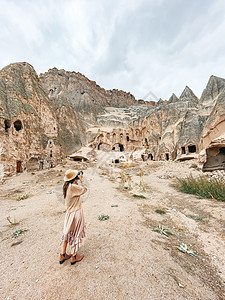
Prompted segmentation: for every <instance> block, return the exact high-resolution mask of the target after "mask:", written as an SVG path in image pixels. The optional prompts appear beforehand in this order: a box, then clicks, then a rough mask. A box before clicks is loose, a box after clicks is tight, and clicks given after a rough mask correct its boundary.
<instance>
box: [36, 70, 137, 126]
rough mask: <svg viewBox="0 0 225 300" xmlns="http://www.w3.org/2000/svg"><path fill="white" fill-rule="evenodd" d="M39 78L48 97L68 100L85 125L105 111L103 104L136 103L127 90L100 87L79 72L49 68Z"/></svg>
mask: <svg viewBox="0 0 225 300" xmlns="http://www.w3.org/2000/svg"><path fill="white" fill-rule="evenodd" d="M40 80H41V82H42V85H43V87H44V90H45V92H46V94H47V95H48V97H49V99H52V100H53V101H58V102H61V103H63V102H64V101H67V102H68V103H71V105H72V106H73V108H74V110H75V112H76V113H77V116H78V117H81V119H82V121H83V125H84V126H85V127H86V128H89V127H90V126H91V125H93V124H95V123H96V120H97V116H98V115H99V114H103V113H105V107H128V106H131V105H138V101H137V100H135V98H134V96H132V95H131V94H130V93H125V92H123V91H118V90H110V91H107V90H104V89H103V88H101V87H100V86H98V85H97V84H96V82H95V81H91V80H89V79H88V78H86V77H85V76H83V75H82V74H80V73H76V72H67V71H65V70H58V69H56V68H53V69H50V70H49V71H48V72H46V73H44V74H40Z"/></svg>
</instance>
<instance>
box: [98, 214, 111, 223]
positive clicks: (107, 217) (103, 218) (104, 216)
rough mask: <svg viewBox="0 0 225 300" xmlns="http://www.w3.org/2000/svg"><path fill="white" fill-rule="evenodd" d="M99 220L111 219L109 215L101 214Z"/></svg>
mask: <svg viewBox="0 0 225 300" xmlns="http://www.w3.org/2000/svg"><path fill="white" fill-rule="evenodd" d="M98 219H99V221H105V220H108V219H109V216H108V215H104V214H101V215H100V216H98Z"/></svg>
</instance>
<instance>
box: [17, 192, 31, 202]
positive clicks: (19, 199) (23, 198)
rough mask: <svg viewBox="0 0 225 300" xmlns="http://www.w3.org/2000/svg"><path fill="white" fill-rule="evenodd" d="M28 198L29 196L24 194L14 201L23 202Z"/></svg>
mask: <svg viewBox="0 0 225 300" xmlns="http://www.w3.org/2000/svg"><path fill="white" fill-rule="evenodd" d="M29 197H30V195H29V194H24V195H22V196H19V197H18V198H17V199H16V200H17V201H21V200H25V199H28V198H29Z"/></svg>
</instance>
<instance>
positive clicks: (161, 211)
mask: <svg viewBox="0 0 225 300" xmlns="http://www.w3.org/2000/svg"><path fill="white" fill-rule="evenodd" d="M155 212H156V213H157V214H160V215H164V214H165V213H166V212H165V211H164V210H162V209H156V210H155Z"/></svg>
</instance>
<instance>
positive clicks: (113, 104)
mask: <svg viewBox="0 0 225 300" xmlns="http://www.w3.org/2000/svg"><path fill="white" fill-rule="evenodd" d="M224 103H225V80H224V79H222V78H218V77H215V76H211V77H210V79H209V82H208V84H207V86H206V89H205V90H204V91H203V93H202V96H201V99H200V100H199V99H198V98H197V97H196V96H195V95H194V93H193V91H192V90H191V89H190V88H189V87H187V86H186V87H185V89H184V91H183V92H182V94H181V96H180V97H179V98H178V97H177V96H176V95H174V94H173V95H172V96H171V97H170V99H169V100H168V101H166V100H165V101H163V100H162V99H160V101H158V103H146V102H145V101H143V100H138V101H137V100H135V99H134V97H133V96H132V95H131V94H130V93H125V92H123V91H118V90H112V91H106V90H104V89H103V88H101V87H99V86H98V85H97V84H96V83H95V82H93V81H90V80H89V79H87V78H86V77H85V76H83V75H81V74H80V73H75V72H67V71H64V70H57V69H56V68H53V69H50V70H49V71H48V72H46V73H44V74H41V75H40V78H38V76H37V74H36V73H35V71H34V69H33V67H32V66H31V65H29V64H28V63H16V64H11V65H9V66H7V67H5V68H3V69H2V70H1V71H0V121H1V127H0V137H1V140H0V141H1V142H0V175H1V176H2V174H3V173H4V174H5V175H7V174H13V173H15V172H21V171H23V170H25V169H27V170H37V169H43V168H48V167H52V166H54V165H55V164H57V163H58V162H59V161H60V159H61V157H62V156H63V155H68V154H71V153H72V152H74V151H76V150H78V149H79V148H80V147H81V146H82V145H85V144H87V143H91V145H92V147H93V148H99V149H102V150H107V151H110V150H115V151H116V150H118V151H126V150H127V151H133V150H138V149H145V151H146V152H147V153H148V155H149V157H150V158H151V159H155V160H158V159H176V158H178V159H180V158H184V159H185V157H186V155H187V154H193V153H198V152H199V150H202V149H204V148H206V147H210V146H209V145H210V143H211V142H212V140H214V139H217V138H218V137H219V136H220V135H221V134H223V133H224V131H225V122H224V120H225V104H224ZM214 145H215V143H214ZM216 145H218V142H216ZM218 149H219V148H218ZM221 151H222V150H221ZM210 153H211V152H210ZM205 157H206V156H205ZM221 159H222V158H221ZM224 161H225V159H224Z"/></svg>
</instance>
